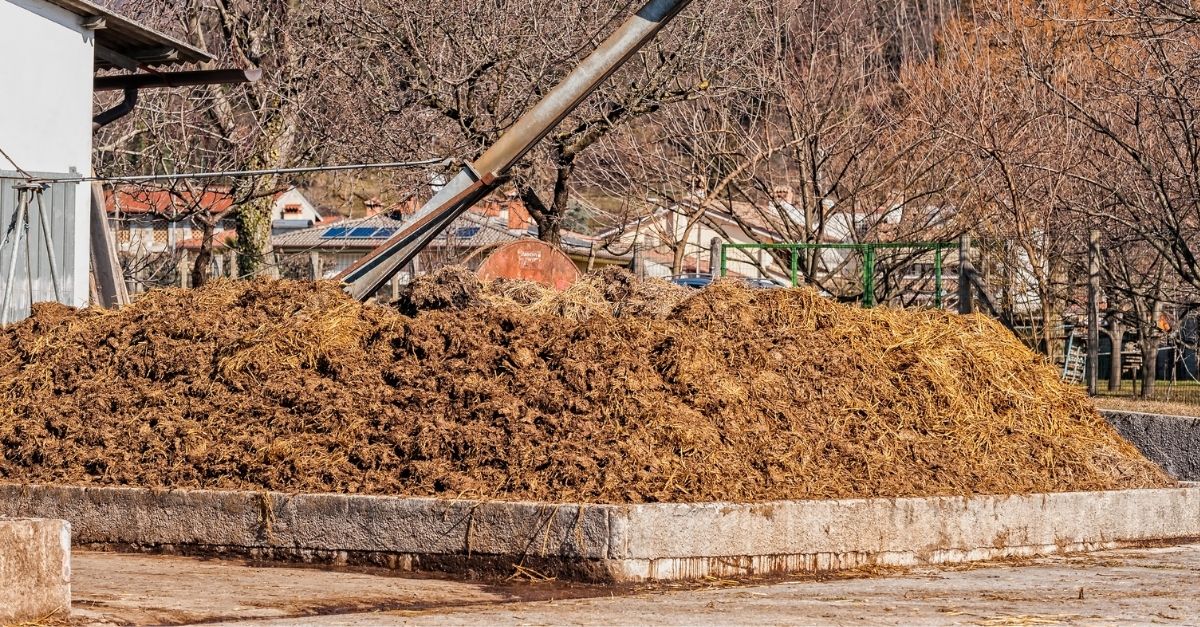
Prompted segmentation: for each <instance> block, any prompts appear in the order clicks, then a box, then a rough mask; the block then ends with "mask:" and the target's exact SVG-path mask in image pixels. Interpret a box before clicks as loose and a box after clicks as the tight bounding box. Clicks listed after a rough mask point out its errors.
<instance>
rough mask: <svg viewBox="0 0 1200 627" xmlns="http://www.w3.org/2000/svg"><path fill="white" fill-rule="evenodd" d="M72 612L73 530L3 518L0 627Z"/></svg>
mask: <svg viewBox="0 0 1200 627" xmlns="http://www.w3.org/2000/svg"><path fill="white" fill-rule="evenodd" d="M0 511H4V510H3V509H2V508H0ZM70 613H71V526H70V525H69V524H67V523H66V522H64V521H61V520H19V519H8V518H0V625H7V624H10V623H22V622H44V621H46V620H49V619H58V618H65V617H66V616H68V615H69V614H70Z"/></svg>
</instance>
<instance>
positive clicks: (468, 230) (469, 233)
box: [454, 226, 479, 239]
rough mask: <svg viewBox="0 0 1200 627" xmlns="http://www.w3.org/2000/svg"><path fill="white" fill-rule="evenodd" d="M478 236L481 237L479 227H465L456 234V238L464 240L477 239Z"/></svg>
mask: <svg viewBox="0 0 1200 627" xmlns="http://www.w3.org/2000/svg"><path fill="white" fill-rule="evenodd" d="M476 235H479V227H477V226H467V227H463V228H461V229H458V230H457V231H455V232H454V236H455V237H461V238H463V239H466V238H468V237H475V236H476Z"/></svg>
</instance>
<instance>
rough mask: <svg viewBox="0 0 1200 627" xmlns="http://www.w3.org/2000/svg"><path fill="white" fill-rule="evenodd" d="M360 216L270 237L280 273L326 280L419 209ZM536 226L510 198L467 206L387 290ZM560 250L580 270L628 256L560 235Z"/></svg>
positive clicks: (473, 262)
mask: <svg viewBox="0 0 1200 627" xmlns="http://www.w3.org/2000/svg"><path fill="white" fill-rule="evenodd" d="M371 206H372V207H375V209H374V211H377V213H375V215H370V216H367V217H364V218H356V219H349V220H342V221H339V222H336V223H332V224H328V223H327V224H320V225H317V226H314V227H313V228H309V229H303V230H299V231H292V232H288V233H284V234H280V235H277V236H275V237H273V238H272V240H271V244H272V247H273V248H274V250H275V255H276V257H277V259H278V260H279V263H280V266H281V268H283V272H284V274H285V275H287V276H290V277H292V278H297V279H332V278H334V277H336V276H337V275H338V274H340V273H341V272H342V271H344V270H346V269H347V268H349V267H350V266H352V265H354V263H356V262H357V261H358V260H360V259H362V258H363V257H365V256H366V255H368V254H370V253H371V252H372V251H374V250H375V249H376V248H378V247H379V246H380V245H382V244H383V243H384V242H386V241H387V240H388V239H390V238H391V237H392V236H393V235H395V234H396V233H397V232H398V231H399V230H400V229H402V228H404V227H405V226H406V225H407V224H408V220H409V218H410V216H411V215H412V214H413V213H414V212H415V211H416V210H417V209H418V208H419V207H418V203H417V202H416V201H410V202H405V203H403V204H401V205H396V206H393V207H391V208H388V209H386V210H383V209H380V208H379V207H381V205H378V204H376V203H371ZM536 235H537V227H536V225H535V224H534V221H533V218H532V217H530V215H529V212H528V211H527V210H526V209H525V206H524V205H523V204H522V203H521V202H520V200H518V199H516V198H515V197H513V196H511V195H497V196H493V197H492V198H489V199H487V200H485V201H483V202H481V203H479V204H478V205H477V206H475V207H473V208H472V209H470V210H469V211H467V212H466V213H464V214H463V215H462V216H460V217H459V218H458V219H457V220H455V221H454V222H453V223H452V224H451V226H450V227H449V228H448V229H446V230H445V231H443V232H442V233H440V234H438V236H437V237H436V238H435V239H434V240H433V241H432V242H431V243H430V245H429V246H428V247H427V248H425V250H424V251H422V252H421V254H420V255H419V256H418V257H417V259H416V260H415V261H414V262H413V263H411V264H410V265H409V266H408V267H407V268H406V269H405V270H404V271H402V272H401V273H399V274H398V275H397V276H396V277H395V279H394V280H393V281H392V289H398V288H399V286H400V285H403V284H404V283H407V282H408V281H410V280H412V278H413V277H414V276H418V275H420V274H423V273H426V272H429V271H432V270H435V269H437V268H440V267H442V266H446V265H453V264H464V265H466V266H468V267H477V266H478V265H479V264H480V263H482V262H483V260H484V259H486V258H487V256H488V254H489V253H490V252H491V251H493V250H495V249H497V248H499V247H501V246H503V245H505V244H510V243H512V242H516V241H520V240H522V239H526V238H531V237H536ZM561 248H562V250H563V252H565V253H566V254H567V255H568V256H569V257H570V258H571V260H572V261H574V262H575V264H576V266H578V267H579V268H580V270H587V269H589V268H592V269H594V268H596V267H599V266H605V265H628V264H629V263H630V261H631V260H632V255H630V254H625V255H621V254H614V253H612V252H609V251H606V250H604V249H603V248H602V247H600V246H598V245H596V240H595V239H593V238H589V237H586V236H583V235H580V234H577V233H570V232H564V233H563V237H562V241H561Z"/></svg>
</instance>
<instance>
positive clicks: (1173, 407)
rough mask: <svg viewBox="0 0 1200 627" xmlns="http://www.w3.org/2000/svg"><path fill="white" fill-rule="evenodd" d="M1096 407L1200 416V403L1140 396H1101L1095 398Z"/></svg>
mask: <svg viewBox="0 0 1200 627" xmlns="http://www.w3.org/2000/svg"><path fill="white" fill-rule="evenodd" d="M1095 403H1096V407H1099V408H1100V409H1104V410H1111V411H1127V412H1135V413H1141V414H1157V415H1160V416H1179V417H1183V418H1196V417H1200V405H1197V404H1196V403H1172V402H1167V401H1146V400H1142V399H1140V398H1122V397H1113V396H1101V397H1098V398H1096V399H1095Z"/></svg>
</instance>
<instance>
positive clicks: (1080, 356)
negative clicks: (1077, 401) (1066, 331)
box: [1062, 337, 1087, 385]
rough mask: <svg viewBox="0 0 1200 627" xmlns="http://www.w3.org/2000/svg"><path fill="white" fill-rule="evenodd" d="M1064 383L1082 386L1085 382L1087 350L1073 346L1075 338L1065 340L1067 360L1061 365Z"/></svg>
mask: <svg viewBox="0 0 1200 627" xmlns="http://www.w3.org/2000/svg"><path fill="white" fill-rule="evenodd" d="M1062 380H1063V382H1064V383H1071V384H1074V385H1083V383H1084V381H1086V380H1087V350H1086V349H1081V348H1079V347H1078V346H1076V345H1075V338H1073V337H1072V338H1069V339H1068V340H1067V358H1066V360H1064V363H1063V373H1062Z"/></svg>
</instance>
